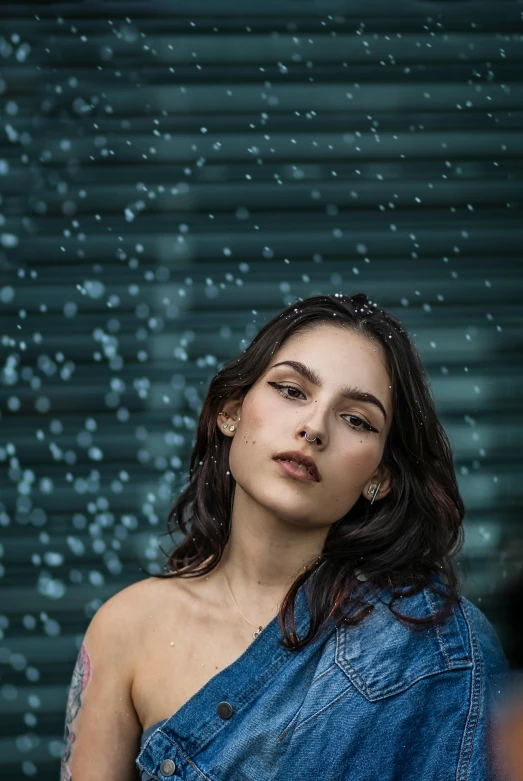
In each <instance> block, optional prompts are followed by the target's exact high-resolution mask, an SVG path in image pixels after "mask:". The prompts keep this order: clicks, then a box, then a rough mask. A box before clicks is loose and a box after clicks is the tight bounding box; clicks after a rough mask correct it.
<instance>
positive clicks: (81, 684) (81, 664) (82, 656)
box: [60, 643, 91, 781]
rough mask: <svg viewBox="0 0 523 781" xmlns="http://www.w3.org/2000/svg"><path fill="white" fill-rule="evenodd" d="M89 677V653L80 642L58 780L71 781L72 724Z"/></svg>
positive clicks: (70, 690)
mask: <svg viewBox="0 0 523 781" xmlns="http://www.w3.org/2000/svg"><path fill="white" fill-rule="evenodd" d="M90 679H91V660H90V659H89V654H88V653H87V650H86V648H85V645H84V644H83V643H82V647H81V648H80V652H79V654H78V658H77V660H76V665H75V668H74V670H73V677H72V680H71V687H70V689H69V696H68V698H67V709H66V714H65V729H64V741H65V748H64V752H63V754H62V764H61V772H60V781H72V776H71V771H70V770H69V764H68V763H69V759H70V757H71V751H72V749H73V744H74V741H75V737H76V736H75V733H74V731H73V728H72V724H73V721H74V719H75V718H76V716H77V715H78V713H79V711H80V708H81V707H82V694H83V693H84V691H85V688H86V686H87V684H88V683H89V681H90Z"/></svg>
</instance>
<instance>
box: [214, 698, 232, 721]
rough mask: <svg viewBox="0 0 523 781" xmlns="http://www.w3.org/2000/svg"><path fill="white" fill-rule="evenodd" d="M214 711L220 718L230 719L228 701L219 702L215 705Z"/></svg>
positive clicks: (230, 710) (230, 713) (230, 709)
mask: <svg viewBox="0 0 523 781" xmlns="http://www.w3.org/2000/svg"><path fill="white" fill-rule="evenodd" d="M216 713H217V714H218V716H220V718H222V719H230V718H231V716H232V705H231V703H230V702H225V701H224V702H219V703H218V705H217V706H216Z"/></svg>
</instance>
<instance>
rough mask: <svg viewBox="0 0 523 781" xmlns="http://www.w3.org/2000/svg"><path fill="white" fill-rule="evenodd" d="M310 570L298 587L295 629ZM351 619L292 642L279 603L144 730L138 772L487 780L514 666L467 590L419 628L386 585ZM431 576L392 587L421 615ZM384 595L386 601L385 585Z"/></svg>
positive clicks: (428, 600)
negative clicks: (180, 701)
mask: <svg viewBox="0 0 523 781" xmlns="http://www.w3.org/2000/svg"><path fill="white" fill-rule="evenodd" d="M307 583H308V582H306V583H305V585H304V586H302V587H301V588H300V590H299V592H298V595H297V599H296V613H295V617H296V629H297V632H298V634H299V635H300V636H302V634H304V633H305V631H306V629H307V628H308V622H309V618H310V614H309V608H308V601H307ZM365 596H366V601H367V602H370V603H372V604H374V611H373V612H372V613H370V614H369V615H368V616H366V617H365V618H364V619H363V621H362V622H361V623H360V624H358V625H356V626H349V625H348V624H346V625H343V626H341V627H336V626H335V625H334V624H333V623H332V621H333V619H331V623H330V625H329V626H328V628H327V629H326V630H325V631H324V632H322V634H320V635H319V637H317V638H316V640H315V641H314V642H313V643H312V644H310V645H308V646H307V647H306V648H304V649H303V650H301V651H298V652H292V651H287V650H286V649H285V648H283V647H282V645H281V643H280V641H281V638H282V634H281V630H280V627H279V623H278V617H277V616H275V617H274V618H273V619H272V621H271V622H270V623H269V624H268V625H267V626H266V627H265V628H264V629H263V630H262V632H261V633H260V634H259V635H258V637H257V638H256V639H255V640H253V642H252V643H251V645H250V646H249V647H248V648H247V649H246V650H245V651H244V652H243V654H242V655H241V656H240V657H239V658H238V659H236V660H235V661H234V662H233V663H232V664H231V665H229V666H228V667H226V668H225V669H224V670H222V671H221V672H219V673H217V674H216V675H215V676H214V677H213V678H211V680H209V681H208V682H207V683H206V684H205V685H204V686H203V687H202V688H201V689H200V690H199V691H197V692H196V694H194V695H193V696H192V697H191V698H190V699H189V700H188V701H187V702H186V703H185V704H184V705H183V706H182V707H181V708H179V709H178V710H177V711H176V712H175V713H174V714H173V715H172V716H170V718H168V719H167V720H165V721H161V722H158V724H157V725H152V727H151V728H149V730H148V731H146V733H144V736H143V739H142V744H141V748H140V752H139V754H138V756H137V758H136V765H137V767H138V770H139V774H140V778H141V779H142V781H150V779H156V781H158V780H159V779H169V781H178V779H183V780H184V781H493V779H496V781H497V780H498V778H499V779H500V778H501V776H498V771H497V770H495V768H494V765H493V762H492V761H491V756H490V753H489V751H490V749H489V739H490V729H491V715H492V711H493V709H494V708H495V706H496V704H497V703H498V699H499V698H500V696H501V695H502V688H503V684H504V682H505V681H506V678H507V674H508V672H509V670H508V665H507V662H506V659H505V657H504V654H503V651H502V648H501V645H500V643H499V640H498V638H497V635H496V633H495V631H494V629H493V627H492V625H491V624H490V623H489V621H488V620H487V618H486V617H485V616H484V614H483V613H482V612H481V611H480V610H479V609H478V608H477V607H475V606H474V605H473V604H472V603H471V602H470V601H468V600H467V599H466V598H464V597H463V596H462V597H460V603H459V605H457V606H456V607H455V608H454V609H453V612H452V613H451V616H450V618H449V619H447V621H446V622H445V623H444V624H442V625H440V626H438V627H437V628H430V629H426V630H422V631H421V632H418V631H417V632H415V631H413V630H411V629H409V627H407V626H404V625H402V624H401V623H400V622H399V621H398V620H397V619H396V618H395V616H394V615H393V614H392V612H391V611H390V610H389V608H388V607H387V604H384V602H383V601H381V599H378V598H377V597H375V596H372V595H371V594H370V592H369V593H367V594H366V595H365ZM439 600H441V597H439V596H435V595H434V594H433V592H431V591H429V590H428V589H426V590H424V591H422V592H420V593H419V594H418V595H416V596H414V597H407V598H402V599H400V600H398V601H397V602H396V603H395V608H396V609H397V610H399V611H400V612H402V613H404V614H407V615H414V616H428V615H430V613H431V612H434V611H435V610H436V609H437V606H438V604H439ZM386 601H390V595H389V599H387V600H386Z"/></svg>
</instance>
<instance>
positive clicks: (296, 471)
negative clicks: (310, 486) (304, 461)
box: [275, 458, 316, 483]
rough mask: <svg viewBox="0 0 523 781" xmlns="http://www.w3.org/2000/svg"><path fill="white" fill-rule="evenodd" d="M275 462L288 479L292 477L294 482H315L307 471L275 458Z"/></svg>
mask: <svg viewBox="0 0 523 781" xmlns="http://www.w3.org/2000/svg"><path fill="white" fill-rule="evenodd" d="M275 461H277V463H278V464H279V465H280V467H281V468H282V469H283V471H284V472H285V473H286V474H287V475H289V476H290V477H294V478H296V480H302V482H304V483H315V482H316V480H315V479H314V477H313V476H312V475H311V473H310V472H309V470H308V469H302V468H301V467H299V466H294V464H291V463H290V461H282V459H281V458H276V459H275Z"/></svg>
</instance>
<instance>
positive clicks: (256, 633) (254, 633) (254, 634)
mask: <svg viewBox="0 0 523 781" xmlns="http://www.w3.org/2000/svg"><path fill="white" fill-rule="evenodd" d="M222 571H223V577H224V578H225V582H226V583H227V588H228V589H229V594H230V595H231V597H232V598H233V601H234V604H235V605H236V607H237V608H238V610H240V606H239V605H238V603H237V602H236V600H235V599H234V594H233V593H232V591H231V587H230V586H229V581H228V580H227V575H226V574H225V571H224V570H222ZM240 613H241V615H242V616H243V617H244V618H245V620H246V621H247V623H248V624H250V625H251V626H256V624H253V623H252V621H249V619H248V618H246V617H245V616H244V615H243V613H242V611H241V610H240ZM262 629H263V626H259V627H258V631H257V632H253V633H252V636H253V637H254V638H256V637H258V635H259V634H260V632H261V631H262Z"/></svg>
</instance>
